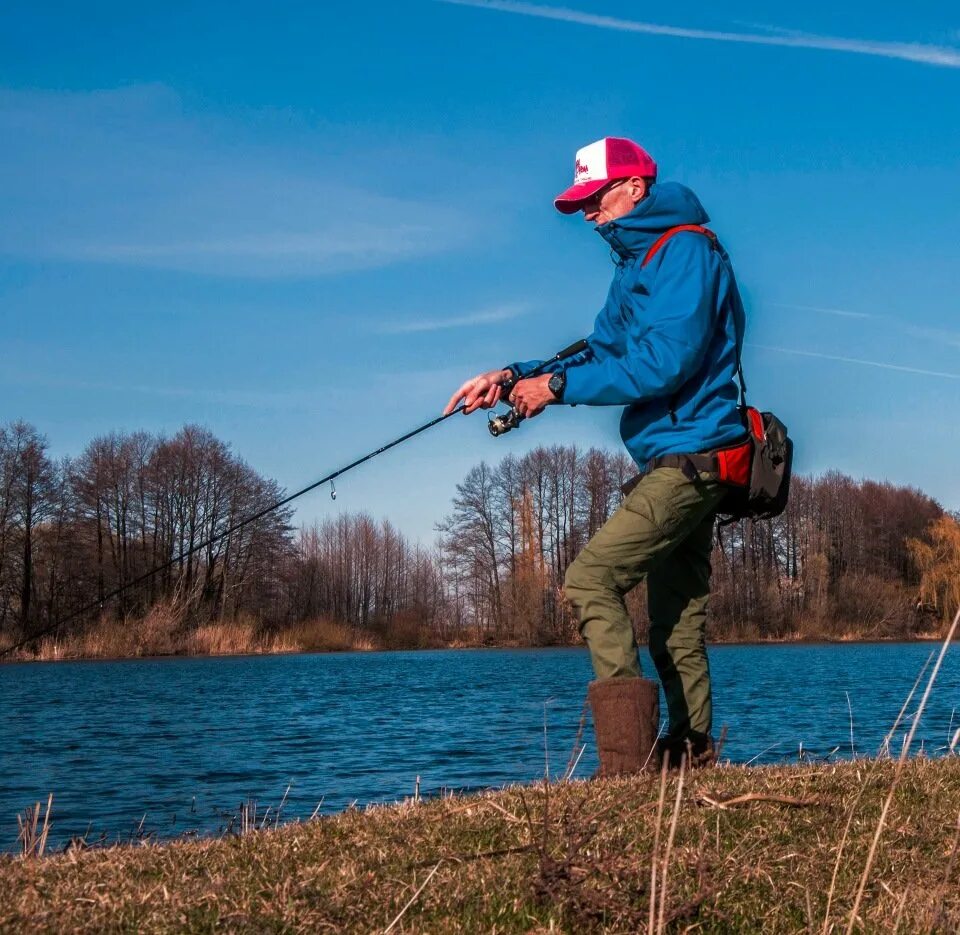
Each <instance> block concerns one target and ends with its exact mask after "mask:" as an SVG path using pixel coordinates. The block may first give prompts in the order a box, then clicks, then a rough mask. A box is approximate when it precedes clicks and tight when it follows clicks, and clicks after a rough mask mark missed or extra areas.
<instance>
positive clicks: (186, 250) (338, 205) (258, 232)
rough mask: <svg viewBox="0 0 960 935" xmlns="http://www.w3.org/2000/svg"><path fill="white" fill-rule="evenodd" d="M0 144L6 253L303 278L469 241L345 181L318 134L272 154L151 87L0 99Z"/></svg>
mask: <svg viewBox="0 0 960 935" xmlns="http://www.w3.org/2000/svg"><path fill="white" fill-rule="evenodd" d="M0 138H2V139H3V141H4V144H3V146H2V147H0V199H2V201H3V204H4V224H3V226H2V228H0V254H6V255H8V256H17V257H25V258H30V259H46V260H65V261H70V262H82V263H101V264H106V263H109V264H123V265H129V266H138V267H149V268H156V269H168V270H176V271H182V272H194V273H206V274H214V275H225V276H243V277H284V276H287V277H289V276H314V275H322V274H328V273H333V272H341V271H346V270H356V269H364V268H371V267H377V266H383V265H386V264H389V263H395V262H398V261H402V260H404V259H408V258H411V257H418V256H425V255H430V254H434V253H439V252H441V251H445V250H449V249H452V248H456V247H457V246H459V245H461V244H462V243H463V242H465V240H466V239H467V237H468V236H469V234H468V231H469V224H468V223H467V222H466V221H465V220H464V219H463V218H461V217H460V216H459V215H458V214H457V213H455V212H454V211H453V210H451V209H449V208H447V207H445V206H442V205H436V204H425V203H421V202H417V201H414V200H411V199H403V198H396V197H392V196H388V195H381V194H378V193H377V192H376V191H370V190H366V189H364V188H362V187H358V186H356V185H350V184H349V182H348V181H346V179H348V178H349V177H350V174H349V171H348V170H349V165H348V159H349V154H341V155H337V154H336V153H332V152H326V151H325V150H324V149H323V147H324V145H325V137H324V135H323V133H319V132H318V133H316V134H315V135H314V136H312V137H311V139H310V143H311V144H312V145H313V146H315V147H316V149H315V150H312V151H310V150H308V151H297V150H290V149H289V148H288V149H283V148H280V147H277V148H270V147H268V146H266V145H264V144H263V143H262V142H258V141H251V140H248V139H243V138H242V135H241V134H240V133H239V132H238V131H236V129H235V128H231V127H230V126H228V125H225V124H223V123H220V122H217V120H216V119H215V118H212V117H206V116H203V117H199V118H198V117H191V116H189V115H187V114H185V113H184V110H183V107H182V105H181V102H180V99H179V98H178V97H177V96H176V95H175V94H174V93H173V92H171V91H170V90H169V89H167V88H164V87H162V86H152V85H151V86H140V87H133V88H124V89H119V90H113V91H94V92H85V93H67V92H65V93H59V92H57V93H54V92H41V91H10V90H6V91H0ZM304 149H306V147H304ZM384 184H390V182H389V180H388V181H385V182H384Z"/></svg>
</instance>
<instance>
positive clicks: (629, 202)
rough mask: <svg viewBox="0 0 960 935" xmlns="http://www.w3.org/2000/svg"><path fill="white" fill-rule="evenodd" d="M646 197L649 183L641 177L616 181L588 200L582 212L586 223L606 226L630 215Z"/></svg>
mask: <svg viewBox="0 0 960 935" xmlns="http://www.w3.org/2000/svg"><path fill="white" fill-rule="evenodd" d="M646 195H647V183H646V182H645V181H644V180H643V179H642V178H640V177H639V176H633V178H629V179H615V180H614V181H612V182H611V183H610V184H609V185H605V186H604V187H603V188H601V189H600V191H598V192H597V193H596V194H595V195H593V196H592V197H591V198H588V199H587V200H586V201H585V202H584V203H583V205H582V207H581V208H580V210H581V211H582V212H583V219H584V220H585V221H590V222H591V223H592V224H606V223H607V221H614V220H616V219H617V218H622V217H623V216H624V215H625V214H629V213H630V212H631V211H632V210H633V209H634V208H635V207H636V206H637V205H638V204H639V203H640V202H641V201H642V200H643V199H644V198H645V197H646Z"/></svg>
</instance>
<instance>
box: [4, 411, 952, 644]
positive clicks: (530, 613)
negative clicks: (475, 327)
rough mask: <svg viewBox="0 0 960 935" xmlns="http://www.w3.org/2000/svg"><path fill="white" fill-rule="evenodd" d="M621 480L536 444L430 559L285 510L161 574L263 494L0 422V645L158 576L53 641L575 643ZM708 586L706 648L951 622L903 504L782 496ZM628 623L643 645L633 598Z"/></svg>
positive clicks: (206, 468) (356, 518)
mask: <svg viewBox="0 0 960 935" xmlns="http://www.w3.org/2000/svg"><path fill="white" fill-rule="evenodd" d="M634 471H635V468H634V466H633V464H632V462H631V461H630V459H629V458H628V457H627V456H626V455H625V454H622V453H611V452H607V451H603V450H598V449H590V450H588V451H584V450H581V449H579V448H577V447H576V446H555V447H549V448H545V447H541V448H537V449H535V450H533V451H531V452H529V453H528V454H526V455H523V456H515V455H508V456H507V457H505V458H503V459H502V460H500V461H499V462H498V463H496V464H488V463H486V462H481V463H480V464H478V465H477V466H475V467H474V468H472V469H471V470H470V471H469V472H468V473H467V475H466V477H464V479H463V480H462V481H461V483H460V484H458V485H457V488H456V494H455V496H454V499H453V502H452V504H451V509H450V512H449V514H448V515H447V516H446V517H445V518H444V519H443V521H442V522H440V523H439V524H438V527H437V539H436V542H435V543H433V544H432V545H430V546H422V545H420V544H416V543H411V542H410V541H409V540H408V539H407V538H406V537H405V536H404V535H403V534H402V533H400V532H399V531H398V530H397V529H395V528H394V527H393V526H392V525H391V524H390V523H388V522H385V521H383V522H378V521H376V520H374V519H373V518H372V517H370V516H368V515H366V514H354V515H341V516H339V517H336V518H331V519H327V520H324V521H321V522H317V523H314V524H312V525H309V526H305V527H302V528H295V527H294V526H293V522H292V520H293V514H292V511H291V510H290V509H289V508H284V509H280V510H276V511H273V512H271V513H268V514H267V515H266V516H264V517H262V518H260V519H258V520H256V521H255V522H252V523H250V524H248V525H246V526H244V527H242V528H241V529H235V530H233V531H232V532H230V533H229V535H226V536H224V537H223V538H222V539H219V540H218V541H217V542H215V543H210V544H209V545H204V546H203V547H202V548H200V549H199V550H198V551H196V552H195V554H193V555H191V556H189V557H187V558H184V559H183V560H179V561H178V560H176V559H177V557H178V556H180V555H182V554H183V553H185V552H188V551H190V550H191V549H193V548H195V547H196V546H198V545H201V544H203V543H206V542H208V540H210V539H213V538H216V537H217V536H219V535H220V534H222V533H224V532H226V531H228V530H231V529H233V527H234V526H236V524H237V523H238V522H239V521H240V520H241V519H242V518H245V517H247V516H249V515H252V514H254V513H256V512H257V511H258V510H261V509H263V508H264V507H266V506H268V505H269V504H271V503H274V502H276V501H278V500H279V499H281V498H282V496H283V491H282V490H281V488H280V487H279V486H278V485H277V484H276V482H275V481H273V480H270V479H268V478H264V477H262V476H260V475H259V474H258V473H257V472H256V471H255V470H254V469H253V468H252V467H250V465H248V464H247V463H246V462H245V461H243V460H242V459H241V458H240V457H238V456H237V455H236V454H235V453H233V452H232V450H231V449H230V447H229V446H228V445H227V444H225V443H224V442H222V441H220V440H219V439H217V438H216V437H215V436H214V435H213V434H212V433H210V432H209V431H208V430H206V429H203V428H201V427H198V426H193V425H188V426H185V427H184V428H183V429H181V430H180V431H179V432H178V433H176V434H175V435H173V436H172V437H165V436H160V435H152V434H150V433H146V432H135V433H112V434H108V435H104V436H101V437H98V438H96V439H94V440H93V441H91V442H90V443H89V444H88V445H87V446H86V448H84V450H83V451H82V452H81V453H80V454H79V455H78V456H76V457H75V458H63V459H60V460H54V459H53V458H51V457H50V455H49V449H48V445H47V442H46V440H45V439H44V437H43V436H42V435H41V434H40V433H39V432H38V431H37V430H36V429H35V428H34V427H32V426H30V425H29V424H27V423H24V422H12V423H10V424H7V425H3V426H0V646H2V645H9V643H10V642H13V641H16V640H19V639H23V638H25V637H30V636H31V635H33V634H38V633H40V632H42V631H45V630H48V629H49V628H51V627H52V626H53V625H54V624H56V622H57V621H59V620H62V619H63V618H65V617H67V616H69V615H70V614H71V613H74V612H75V611H76V610H78V609H79V608H82V607H84V606H86V605H88V604H90V603H91V602H98V601H103V599H104V598H105V597H107V596H108V595H109V594H110V592H112V591H113V590H115V589H118V588H123V587H125V586H127V585H129V584H130V583H131V582H135V581H136V579H137V578H139V577H140V576H142V575H144V574H145V573H146V572H147V571H149V570H150V569H152V568H155V567H157V566H159V565H163V564H165V563H167V562H171V561H172V562H173V563H172V565H171V567H169V568H167V569H166V570H165V571H164V572H163V573H162V574H160V575H156V576H153V577H151V578H149V579H148V580H146V581H144V582H142V583H141V584H138V585H137V586H136V587H130V588H129V589H128V590H126V591H125V592H124V593H123V594H122V595H121V596H120V597H119V598H118V599H116V600H113V601H109V602H106V603H105V604H104V605H103V608H102V610H101V611H100V612H99V614H97V613H96V612H94V613H93V614H90V615H88V616H87V619H85V620H80V621H77V623H76V624H75V625H72V628H73V629H75V628H77V627H79V628H83V627H88V628H89V627H91V626H93V627H95V626H97V625H98V621H99V623H101V624H102V622H103V621H104V620H111V621H113V622H114V623H117V622H119V623H120V624H121V625H122V626H129V627H136V626H137V622H138V621H141V620H143V618H145V617H146V616H147V615H148V614H149V613H150V612H151V609H152V608H156V607H157V606H159V605H163V606H165V607H168V608H173V610H174V611H175V612H174V613H172V614H171V615H170V616H169V621H170V623H169V625H170V626H171V627H177V628H180V629H181V630H183V631H184V632H186V631H189V630H190V629H191V628H196V627H201V626H204V625H208V624H210V623H211V622H215V621H235V620H238V619H244V620H246V621H253V624H252V625H253V626H255V628H256V629H257V630H258V631H262V632H263V633H266V634H270V633H277V632H280V631H282V630H283V628H285V627H292V626H295V625H299V624H302V623H303V622H304V621H310V620H320V619H323V620H329V621H334V622H336V623H337V624H338V625H344V626H347V627H349V628H350V629H351V631H353V632H354V633H357V634H364V635H366V636H368V637H369V636H379V637H382V638H383V639H382V642H383V644H384V645H444V644H449V643H450V642H451V641H463V642H467V643H488V644H501V643H510V644H519V645H550V644H564V643H570V642H575V641H576V640H577V639H578V635H577V627H576V621H575V619H574V617H573V614H572V612H571V610H570V608H569V606H568V605H567V604H566V602H565V600H564V597H563V591H562V583H563V576H564V573H565V572H566V569H567V566H568V565H569V564H570V562H571V561H572V560H573V559H574V558H575V557H576V555H577V553H578V552H579V550H580V549H581V548H582V547H583V546H584V545H585V544H586V542H587V541H588V540H589V538H590V537H591V536H592V535H593V534H594V533H595V532H596V531H597V530H598V529H599V528H600V526H601V525H602V524H603V523H604V522H605V521H606V519H607V518H608V517H609V516H610V515H611V514H612V513H613V511H614V510H616V509H617V507H618V506H619V504H620V502H621V499H622V498H621V493H620V487H621V485H622V484H623V483H624V482H625V481H626V480H627V479H628V478H629V477H630V476H631V475H632V474H633V473H634ZM713 567H714V591H713V596H712V602H711V620H710V629H711V635H712V636H713V637H714V638H721V639H766V638H770V639H784V638H794V637H807V638H843V637H860V638H863V637H910V636H913V635H917V634H919V633H926V632H930V631H932V630H933V629H935V628H936V626H937V622H938V620H939V619H940V618H941V617H942V616H943V615H945V614H948V613H950V612H952V611H953V610H955V609H956V606H957V605H958V604H960V591H958V585H957V583H956V582H957V581H958V580H960V524H958V522H957V517H956V516H953V515H951V514H949V513H945V512H944V510H943V509H942V508H941V506H940V505H939V504H938V503H937V502H936V501H935V500H934V499H932V498H931V497H929V496H927V495H926V494H924V493H922V492H921V491H919V490H916V489H913V488H909V487H897V486H894V485H891V484H888V483H880V482H876V481H869V480H864V481H858V480H854V479H853V478H850V477H847V476H844V475H842V474H839V473H836V472H831V473H827V474H825V475H823V476H821V477H817V478H808V477H797V478H795V479H794V484H793V489H792V493H791V500H790V505H789V507H788V509H787V511H786V512H785V513H784V514H783V515H782V516H781V517H778V518H777V519H775V520H772V521H768V522H749V521H743V522H738V523H733V524H731V525H728V526H726V527H724V528H723V529H722V530H721V531H720V533H719V535H718V537H717V540H716V545H715V547H714V552H713ZM629 604H630V607H631V611H632V613H633V616H634V619H635V621H636V627H637V632H638V636H639V637H640V638H641V639H643V637H644V636H645V630H646V627H647V619H646V609H645V599H644V593H643V587H642V586H641V587H640V588H637V589H636V590H635V591H634V592H633V593H632V594H631V595H630V598H629ZM67 635H68V634H67V633H55V634H54V637H55V638H66V636H67ZM359 643H360V644H362V645H371V642H370V640H369V639H365V640H362V641H359ZM285 645H286V644H285Z"/></svg>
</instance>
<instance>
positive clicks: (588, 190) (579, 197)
mask: <svg viewBox="0 0 960 935" xmlns="http://www.w3.org/2000/svg"><path fill="white" fill-rule="evenodd" d="M609 181H610V179H594V180H593V181H590V182H580V183H578V184H576V185H571V186H570V187H569V188H568V189H567V190H566V191H565V192H561V193H560V194H559V195H557V197H556V198H554V199H553V206H554V207H555V208H556V209H557V210H558V211H559V212H560V213H561V214H576V213H577V211H579V210H580V209H581V208H582V207H583V203H584V202H585V201H586V200H587V199H588V198H589V197H590V196H591V195H595V194H596V193H597V192H598V191H600V189H601V188H603V186H604V185H606V184H607V183H608V182H609Z"/></svg>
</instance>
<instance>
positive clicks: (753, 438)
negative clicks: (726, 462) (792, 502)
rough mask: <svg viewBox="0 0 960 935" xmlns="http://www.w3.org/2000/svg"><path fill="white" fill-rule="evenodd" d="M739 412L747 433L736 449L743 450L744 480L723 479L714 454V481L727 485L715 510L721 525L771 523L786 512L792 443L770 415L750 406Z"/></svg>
mask: <svg viewBox="0 0 960 935" xmlns="http://www.w3.org/2000/svg"><path fill="white" fill-rule="evenodd" d="M743 412H744V419H745V421H746V423H747V431H748V433H749V438H748V440H747V442H746V444H745V445H743V446H740V448H741V450H744V449H745V459H744V460H746V461H747V463H748V464H749V469H748V471H747V472H746V476H745V477H744V476H743V472H738V473H739V474H740V476H739V477H737V478H734V477H733V476H732V475H728V476H727V477H725V476H724V474H725V472H724V470H723V467H724V466H723V461H722V455H723V452H718V461H719V464H718V467H719V470H718V477H719V478H720V480H721V481H723V482H725V483H728V484H729V485H730V489H729V491H728V492H727V495H726V496H725V497H724V498H723V500H722V502H721V503H720V507H719V510H718V512H719V514H720V515H721V516H723V517H724V519H723V520H722V522H724V523H732V522H736V521H737V520H739V519H773V517H774V516H779V515H780V514H781V513H782V512H783V511H784V510H785V509H786V507H787V500H788V498H789V496H790V475H791V470H792V467H793V439H791V438H790V436H789V435H788V434H787V427H786V426H785V425H784V424H783V423H782V422H781V421H780V420H779V419H778V418H777V417H776V416H775V415H774V414H773V413H772V412H760V411H759V410H758V409H754V408H753V407H752V406H747V407H746V408H745V409H744V410H743ZM744 480H745V481H746V483H744V482H743V481H744ZM738 481H739V482H738Z"/></svg>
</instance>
